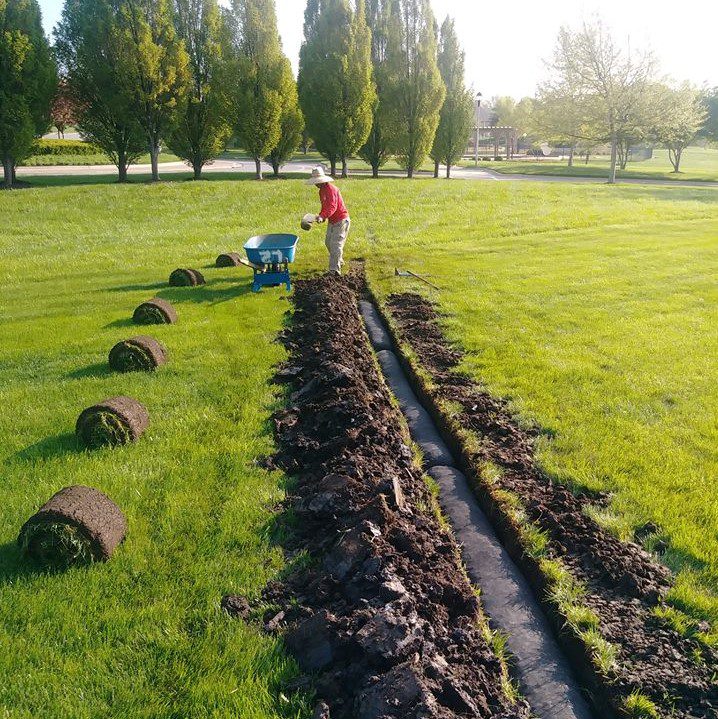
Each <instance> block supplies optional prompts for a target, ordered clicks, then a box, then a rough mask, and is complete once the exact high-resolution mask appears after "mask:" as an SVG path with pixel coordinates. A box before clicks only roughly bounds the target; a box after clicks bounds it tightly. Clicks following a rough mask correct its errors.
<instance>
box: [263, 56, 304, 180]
mask: <svg viewBox="0 0 718 719" xmlns="http://www.w3.org/2000/svg"><path fill="white" fill-rule="evenodd" d="M281 95H282V114H281V118H280V121H279V126H280V129H279V140H278V141H277V144H276V145H275V146H274V147H273V148H272V150H271V152H270V153H269V154H268V155H267V157H266V158H265V159H266V161H267V162H269V163H270V164H271V165H272V169H273V170H274V176H275V177H278V176H279V170H280V168H281V166H282V165H283V164H284V163H285V162H287V161H289V160H291V159H292V156H293V155H294V153H295V152H296V150H297V148H298V147H299V145H300V143H301V142H302V139H303V137H304V115H302V110H301V108H300V107H299V95H298V93H297V83H296V81H295V80H294V74H293V73H292V66H291V64H290V62H289V60H287V58H284V59H283V60H282V69H281Z"/></svg>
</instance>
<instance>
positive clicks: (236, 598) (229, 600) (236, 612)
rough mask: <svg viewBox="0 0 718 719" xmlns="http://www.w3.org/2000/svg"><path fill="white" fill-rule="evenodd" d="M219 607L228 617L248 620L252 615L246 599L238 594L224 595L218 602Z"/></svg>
mask: <svg viewBox="0 0 718 719" xmlns="http://www.w3.org/2000/svg"><path fill="white" fill-rule="evenodd" d="M220 607H222V609H224V611H225V612H227V614H229V616H230V617H239V618H240V619H248V618H249V616H250V614H251V613H252V608H251V607H250V605H249V601H248V599H247V598H246V597H242V596H240V595H238V594H225V595H224V596H223V597H222V601H221V602H220Z"/></svg>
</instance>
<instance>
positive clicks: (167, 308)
mask: <svg viewBox="0 0 718 719" xmlns="http://www.w3.org/2000/svg"><path fill="white" fill-rule="evenodd" d="M132 320H133V321H134V322H135V323H136V324H138V325H161V324H168V325H171V324H174V323H175V322H177V310H175V308H174V307H173V306H172V304H171V303H170V302H168V301H167V300H163V299H162V298H160V297H153V298H152V299H151V300H147V302H143V303H142V304H141V305H138V307H137V308H136V309H135V311H134V314H133V315H132Z"/></svg>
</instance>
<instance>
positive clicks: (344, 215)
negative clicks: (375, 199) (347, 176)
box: [307, 167, 351, 275]
mask: <svg viewBox="0 0 718 719" xmlns="http://www.w3.org/2000/svg"><path fill="white" fill-rule="evenodd" d="M333 182H334V178H333V177H330V176H329V175H325V174H324V168H323V167H315V168H314V169H313V170H312V176H311V178H310V179H309V180H307V184H308V185H316V186H317V187H318V188H319V199H320V200H321V203H322V210H321V212H320V213H319V214H318V215H317V216H316V218H315V221H316V222H318V223H322V222H327V237H326V240H325V244H326V246H327V250H328V251H329V272H334V273H336V274H337V275H339V274H341V270H342V265H343V264H344V243H345V242H346V239H347V235H348V234H349V226H350V225H351V220H350V219H349V213H348V212H347V208H346V205H345V204H344V200H343V199H342V193H341V192H339V189H338V188H337V187H336V185H334V184H332V183H333Z"/></svg>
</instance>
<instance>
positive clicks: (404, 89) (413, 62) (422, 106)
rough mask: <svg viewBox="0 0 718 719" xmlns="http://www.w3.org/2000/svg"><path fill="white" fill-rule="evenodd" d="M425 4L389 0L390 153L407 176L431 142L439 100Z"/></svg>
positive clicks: (432, 29) (433, 46)
mask: <svg viewBox="0 0 718 719" xmlns="http://www.w3.org/2000/svg"><path fill="white" fill-rule="evenodd" d="M436 52H437V48H436V23H435V20H434V15H433V13H432V11H431V6H430V5H429V0H392V4H391V9H390V13H389V33H388V42H387V80H386V83H387V92H386V97H387V98H388V104H389V108H388V113H389V115H390V118H391V119H390V124H391V127H392V131H391V134H392V144H393V149H394V154H396V155H397V156H398V159H399V161H400V163H401V164H402V165H403V166H404V167H405V168H406V174H407V176H408V177H413V175H414V171H415V170H416V169H417V168H418V167H419V166H420V165H421V163H422V162H423V161H424V159H425V158H426V156H427V154H428V153H429V150H430V149H431V147H432V144H433V142H434V135H435V133H436V128H437V125H438V124H439V113H440V111H441V106H442V103H443V101H444V92H445V91H444V83H443V82H442V81H441V75H440V74H439V68H438V67H437V64H436V59H437V58H436Z"/></svg>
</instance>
